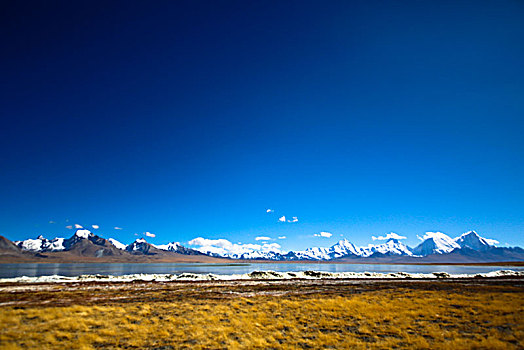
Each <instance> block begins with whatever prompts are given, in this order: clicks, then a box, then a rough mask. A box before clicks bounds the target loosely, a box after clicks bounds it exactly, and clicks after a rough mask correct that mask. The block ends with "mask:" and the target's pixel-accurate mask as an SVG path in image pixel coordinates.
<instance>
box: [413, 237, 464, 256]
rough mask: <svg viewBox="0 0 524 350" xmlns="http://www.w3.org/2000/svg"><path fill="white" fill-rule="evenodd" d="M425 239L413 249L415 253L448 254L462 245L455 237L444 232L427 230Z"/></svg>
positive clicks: (420, 254) (421, 254) (424, 254)
mask: <svg viewBox="0 0 524 350" xmlns="http://www.w3.org/2000/svg"><path fill="white" fill-rule="evenodd" d="M423 239H424V241H423V242H422V243H420V244H419V245H418V246H416V247H415V248H414V249H413V254H415V255H418V256H426V255H430V254H446V253H450V252H452V251H453V250H455V249H460V245H459V244H458V243H457V242H455V240H454V239H452V238H451V237H449V236H448V235H446V234H444V233H442V232H427V233H426V234H425V235H424V237H423Z"/></svg>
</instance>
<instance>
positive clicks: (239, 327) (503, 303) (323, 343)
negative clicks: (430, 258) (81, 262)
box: [0, 279, 524, 349]
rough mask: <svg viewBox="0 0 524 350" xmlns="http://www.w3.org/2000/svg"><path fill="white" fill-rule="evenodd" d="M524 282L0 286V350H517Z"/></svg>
mask: <svg viewBox="0 0 524 350" xmlns="http://www.w3.org/2000/svg"><path fill="white" fill-rule="evenodd" d="M523 282H524V281H523V280H522V279H520V280H499V281H487V280H482V281H474V280H470V281H431V282H428V281H376V282H365V281H318V280H316V281H291V282H290V281H285V282H277V281H254V282H253V281H249V282H248V281H244V282H193V283H191V282H171V283H158V282H134V283H74V284H38V285H17V284H12V285H0V305H1V309H0V324H1V330H0V348H2V349H27V348H28V349H107V348H124V349H144V348H147V349H179V348H185V349H302V348H313V349H320V348H333V349H364V348H366V349H387V348H419V349H471V348H478V349H512V348H514V349H522V348H524V317H523V316H524V293H523V291H524V287H523V285H524V283H523Z"/></svg>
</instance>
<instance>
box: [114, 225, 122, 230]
mask: <svg viewBox="0 0 524 350" xmlns="http://www.w3.org/2000/svg"><path fill="white" fill-rule="evenodd" d="M114 229H115V230H123V228H122V227H118V226H115V227H114Z"/></svg>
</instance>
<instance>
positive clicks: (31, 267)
mask: <svg viewBox="0 0 524 350" xmlns="http://www.w3.org/2000/svg"><path fill="white" fill-rule="evenodd" d="M268 270H272V271H278V272H290V271H308V270H313V271H325V272H379V273H392V272H407V273H432V272H447V273H449V274H477V273H487V272H491V271H497V270H514V271H524V267H522V266H465V265H387V264H383V265H368V264H329V263H324V264H315V263H303V264H301V263H293V264H287V263H232V264H180V263H159V264H151V263H150V264H107V263H106V264H35V263H23V264H0V278H12V277H21V276H28V277H39V276H51V275H60V276H68V277H74V276H80V275H94V274H100V275H113V276H122V275H129V274H137V273H143V274H181V273H185V272H187V273H198V274H207V273H212V274H216V275H231V274H244V273H250V272H253V271H268Z"/></svg>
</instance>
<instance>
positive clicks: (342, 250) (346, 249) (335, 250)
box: [330, 239, 362, 259]
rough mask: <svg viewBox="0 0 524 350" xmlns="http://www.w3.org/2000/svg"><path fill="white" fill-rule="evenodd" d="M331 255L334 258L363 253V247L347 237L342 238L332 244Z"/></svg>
mask: <svg viewBox="0 0 524 350" xmlns="http://www.w3.org/2000/svg"><path fill="white" fill-rule="evenodd" d="M330 250H331V254H330V255H331V257H332V258H333V259H336V258H340V257H343V256H347V255H351V254H353V255H359V256H360V255H361V254H362V248H360V247H357V246H355V245H354V244H353V243H351V242H350V241H348V240H347V239H342V240H340V241H338V242H337V243H336V244H334V245H333V246H331V248H330Z"/></svg>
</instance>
